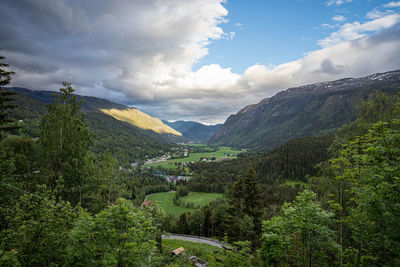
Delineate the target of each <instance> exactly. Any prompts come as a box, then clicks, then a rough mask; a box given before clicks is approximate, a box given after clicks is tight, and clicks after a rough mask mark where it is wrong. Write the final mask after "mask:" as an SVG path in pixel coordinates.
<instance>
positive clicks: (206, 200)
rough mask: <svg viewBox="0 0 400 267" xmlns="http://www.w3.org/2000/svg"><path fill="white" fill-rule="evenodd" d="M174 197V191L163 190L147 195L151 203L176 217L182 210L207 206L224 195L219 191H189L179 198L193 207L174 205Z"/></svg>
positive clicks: (193, 209)
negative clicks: (162, 191)
mask: <svg viewBox="0 0 400 267" xmlns="http://www.w3.org/2000/svg"><path fill="white" fill-rule="evenodd" d="M174 197H175V192H165V193H157V194H152V195H149V196H148V197H147V200H150V201H151V202H152V203H155V204H157V205H158V206H159V207H160V208H162V209H163V210H164V211H165V212H166V213H170V214H172V215H174V216H177V217H178V216H179V215H181V214H182V213H184V212H193V211H195V210H196V209H197V208H198V207H200V208H201V207H204V206H207V205H208V204H210V203H211V202H212V201H214V200H216V199H219V198H223V197H224V195H223V194H219V193H203V192H189V195H187V196H184V197H180V198H179V199H180V200H181V201H182V202H184V203H193V204H194V208H186V207H183V206H175V205H174V203H173V199H174Z"/></svg>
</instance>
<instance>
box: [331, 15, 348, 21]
mask: <svg viewBox="0 0 400 267" xmlns="http://www.w3.org/2000/svg"><path fill="white" fill-rule="evenodd" d="M332 20H334V21H339V22H341V21H345V20H346V18H345V17H344V16H342V15H336V16H334V17H333V18H332Z"/></svg>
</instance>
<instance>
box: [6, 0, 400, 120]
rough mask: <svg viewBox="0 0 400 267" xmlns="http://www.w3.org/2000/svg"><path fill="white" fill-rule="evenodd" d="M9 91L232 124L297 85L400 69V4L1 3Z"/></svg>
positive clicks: (356, 0)
mask: <svg viewBox="0 0 400 267" xmlns="http://www.w3.org/2000/svg"><path fill="white" fill-rule="evenodd" d="M0 11H1V14H2V22H1V24H0V48H2V51H1V54H2V55H4V56H6V57H7V62H8V63H9V64H10V65H11V67H12V69H13V70H14V71H15V72H16V75H15V76H14V77H13V81H12V85H13V86H21V87H26V88H31V89H37V90H39V89H41V90H57V89H58V88H59V87H60V84H61V81H63V80H66V81H68V82H71V83H72V84H73V87H74V88H76V90H77V93H79V94H83V95H92V96H97V97H102V98H107V99H110V100H113V101H116V102H119V103H123V104H126V105H131V106H134V107H137V108H139V109H141V110H142V111H144V112H147V113H149V114H151V115H154V116H157V117H159V118H162V119H168V120H178V119H184V120H195V121H200V122H204V123H216V122H223V121H224V120H225V119H226V118H227V117H228V116H229V115H230V114H232V113H236V112H237V111H238V110H239V109H241V108H243V107H244V106H246V105H248V104H253V103H257V102H259V101H260V100H261V99H263V98H265V97H270V96H273V95H274V94H276V93H277V92H279V91H281V90H284V89H287V88H289V87H293V86H297V85H303V84H309V83H314V82H320V81H326V80H335V79H339V78H344V77H361V76H365V75H369V74H373V73H376V72H385V71H390V70H394V69H400V1H382V0H327V1H323V0H321V1H314V0H280V1H265V0H246V1H243V0H228V1H223V0H168V1H167V0H114V1H110V0H84V1H83V0H1V1H0Z"/></svg>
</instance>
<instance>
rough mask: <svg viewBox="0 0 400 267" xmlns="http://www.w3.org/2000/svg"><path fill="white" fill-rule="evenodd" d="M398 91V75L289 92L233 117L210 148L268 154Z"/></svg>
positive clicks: (332, 129)
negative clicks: (362, 103) (375, 95)
mask: <svg viewBox="0 0 400 267" xmlns="http://www.w3.org/2000/svg"><path fill="white" fill-rule="evenodd" d="M399 88H400V71H392V72H386V73H379V74H374V75H371V76H367V77H364V78H358V79H352V78H348V79H342V80H337V81H332V82H321V83H316V84H311V85H305V86H301V87H295V88H290V89H287V90H286V91H282V92H280V93H278V94H276V95H275V96H273V97H271V98H266V99H263V100H262V101H260V102H259V103H258V104H255V105H249V106H247V107H245V108H243V109H242V110H240V111H239V112H238V113H237V114H235V115H231V116H230V117H229V118H228V119H227V120H226V122H225V123H224V124H223V125H222V126H221V127H220V128H219V129H218V131H217V132H216V133H215V134H214V136H213V137H212V138H211V139H210V140H209V144H211V145H225V146H232V147H237V148H253V149H258V150H263V151H266V150H270V149H272V148H275V147H277V146H279V145H280V144H283V143H285V142H287V141H289V140H291V139H295V138H300V137H306V136H311V135H314V136H315V135H327V134H333V133H335V132H336V130H337V129H339V128H340V127H341V126H342V125H344V124H346V123H349V122H351V121H353V120H355V118H356V116H357V107H358V106H359V104H360V101H361V100H365V99H367V98H368V96H370V95H371V94H373V93H374V92H375V91H377V90H380V91H382V92H385V93H387V94H395V93H396V92H397V91H398V90H399Z"/></svg>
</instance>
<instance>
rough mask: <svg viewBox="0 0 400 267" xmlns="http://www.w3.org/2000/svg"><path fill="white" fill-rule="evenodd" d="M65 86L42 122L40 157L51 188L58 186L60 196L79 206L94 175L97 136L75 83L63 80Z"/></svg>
mask: <svg viewBox="0 0 400 267" xmlns="http://www.w3.org/2000/svg"><path fill="white" fill-rule="evenodd" d="M63 86H64V87H63V88H61V89H60V93H59V94H55V95H53V97H54V103H53V104H51V105H48V111H49V112H48V114H46V115H44V116H43V117H42V120H41V122H40V139H39V148H40V152H41V155H40V158H41V163H42V164H41V165H42V167H43V168H44V169H43V171H44V172H45V174H46V176H47V177H48V182H47V183H48V185H49V187H50V188H51V189H54V188H55V187H56V186H58V187H59V188H60V190H59V197H61V198H62V199H64V200H68V201H70V202H71V203H72V204H73V205H76V204H78V203H80V204H82V202H83V199H84V193H85V188H86V187H85V185H86V183H87V179H88V178H89V177H90V174H88V171H90V170H91V168H90V166H88V165H90V164H91V163H92V162H93V159H92V158H91V157H90V154H89V148H90V146H91V144H92V142H93V135H92V134H91V133H90V131H89V128H88V125H87V123H86V122H85V121H84V115H83V114H82V113H81V112H80V109H81V105H82V101H77V96H76V95H73V94H72V93H73V92H74V89H72V87H71V84H69V83H67V82H63Z"/></svg>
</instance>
